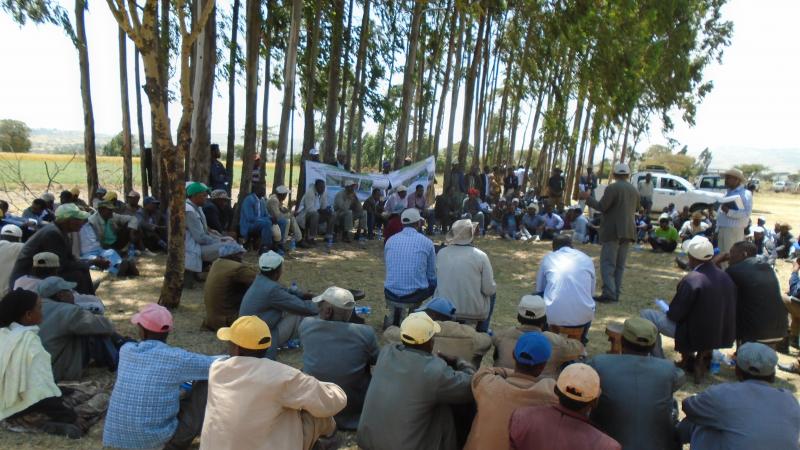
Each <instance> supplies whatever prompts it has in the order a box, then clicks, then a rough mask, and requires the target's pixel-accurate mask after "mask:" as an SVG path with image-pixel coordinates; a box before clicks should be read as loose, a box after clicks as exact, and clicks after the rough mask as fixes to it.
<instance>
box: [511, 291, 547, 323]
mask: <svg viewBox="0 0 800 450" xmlns="http://www.w3.org/2000/svg"><path fill="white" fill-rule="evenodd" d="M517 314H519V315H520V316H522V317H525V318H526V319H541V318H542V317H544V316H545V314H547V304H546V303H545V302H544V299H543V298H542V296H541V295H523V296H522V298H521V299H520V301H519V306H517Z"/></svg>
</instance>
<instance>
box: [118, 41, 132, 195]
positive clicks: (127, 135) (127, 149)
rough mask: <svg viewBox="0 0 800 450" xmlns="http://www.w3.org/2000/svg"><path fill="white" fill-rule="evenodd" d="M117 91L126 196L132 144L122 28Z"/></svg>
mask: <svg viewBox="0 0 800 450" xmlns="http://www.w3.org/2000/svg"><path fill="white" fill-rule="evenodd" d="M119 91H120V92H119V93H120V104H121V105H122V185H123V189H124V191H125V193H126V194H127V193H128V192H130V191H132V190H133V157H132V155H131V153H132V152H133V148H132V147H133V143H132V139H131V107H130V102H129V100H128V36H127V35H126V34H125V31H124V30H123V29H122V28H120V29H119Z"/></svg>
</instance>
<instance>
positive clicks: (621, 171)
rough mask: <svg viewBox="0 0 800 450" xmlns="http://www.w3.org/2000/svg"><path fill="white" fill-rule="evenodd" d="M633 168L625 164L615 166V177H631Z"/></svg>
mask: <svg viewBox="0 0 800 450" xmlns="http://www.w3.org/2000/svg"><path fill="white" fill-rule="evenodd" d="M630 174H631V168H630V166H628V165H627V164H625V163H619V164H617V165H615V166H614V175H630Z"/></svg>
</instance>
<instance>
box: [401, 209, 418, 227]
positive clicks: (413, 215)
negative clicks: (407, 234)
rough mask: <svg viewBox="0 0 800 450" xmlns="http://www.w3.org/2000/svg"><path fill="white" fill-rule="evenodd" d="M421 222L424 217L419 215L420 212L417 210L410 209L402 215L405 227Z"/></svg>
mask: <svg viewBox="0 0 800 450" xmlns="http://www.w3.org/2000/svg"><path fill="white" fill-rule="evenodd" d="M421 220H422V216H420V215H419V210H418V209H417V208H408V209H406V210H405V211H403V214H401V215H400V221H401V222H403V224H404V225H408V224H411V223H417V222H419V221H421Z"/></svg>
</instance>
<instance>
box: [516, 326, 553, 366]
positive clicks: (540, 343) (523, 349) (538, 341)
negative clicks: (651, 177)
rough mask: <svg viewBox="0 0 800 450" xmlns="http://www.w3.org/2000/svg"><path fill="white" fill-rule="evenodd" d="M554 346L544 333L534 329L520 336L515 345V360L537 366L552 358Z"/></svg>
mask: <svg viewBox="0 0 800 450" xmlns="http://www.w3.org/2000/svg"><path fill="white" fill-rule="evenodd" d="M551 352H552V347H551V346H550V341H548V340H547V337H545V335H544V334H542V333H540V332H538V331H532V332H530V333H525V334H523V335H522V336H520V338H519V340H517V345H516V346H515V347H514V360H516V361H517V363H519V364H523V365H526V366H536V365H539V364H542V363H545V362H547V360H548V359H550V353H551Z"/></svg>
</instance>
